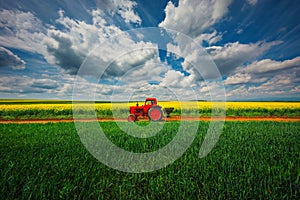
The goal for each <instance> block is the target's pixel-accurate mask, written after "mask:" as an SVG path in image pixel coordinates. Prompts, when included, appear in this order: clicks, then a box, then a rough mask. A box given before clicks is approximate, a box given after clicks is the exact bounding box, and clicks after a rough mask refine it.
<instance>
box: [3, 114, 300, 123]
mask: <svg viewBox="0 0 300 200" xmlns="http://www.w3.org/2000/svg"><path fill="white" fill-rule="evenodd" d="M97 120H98V121H99V122H108V121H121V122H122V121H124V122H126V121H127V119H125V118H119V119H114V118H98V119H97ZM165 120H166V121H181V120H185V121H186V120H187V121H196V120H198V121H210V120H224V118H220V117H214V118H210V117H183V118H180V117H176V116H175V117H170V118H166V119H165ZM78 121H80V122H92V121H95V119H80V120H78ZM139 121H148V119H147V118H145V119H139ZM225 121H274V122H300V117H293V118H287V117H226V118H225ZM58 122H74V120H73V119H25V120H0V123H2V124H8V123H17V124H27V123H58Z"/></svg>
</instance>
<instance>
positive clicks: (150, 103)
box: [146, 100, 154, 105]
mask: <svg viewBox="0 0 300 200" xmlns="http://www.w3.org/2000/svg"><path fill="white" fill-rule="evenodd" d="M146 105H154V101H153V100H152V101H146Z"/></svg>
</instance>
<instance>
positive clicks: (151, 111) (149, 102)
mask: <svg viewBox="0 0 300 200" xmlns="http://www.w3.org/2000/svg"><path fill="white" fill-rule="evenodd" d="M173 109H174V108H164V109H163V108H162V107H161V106H160V105H158V104H157V100H156V98H146V100H145V105H142V106H139V104H138V102H137V104H136V106H130V110H129V112H130V115H128V121H129V122H134V121H136V120H137V117H138V116H147V117H148V118H149V120H151V121H160V120H162V118H163V110H164V111H165V112H166V114H167V117H169V115H170V113H171V112H172V111H173Z"/></svg>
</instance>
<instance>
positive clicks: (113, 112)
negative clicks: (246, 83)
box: [0, 100, 300, 120]
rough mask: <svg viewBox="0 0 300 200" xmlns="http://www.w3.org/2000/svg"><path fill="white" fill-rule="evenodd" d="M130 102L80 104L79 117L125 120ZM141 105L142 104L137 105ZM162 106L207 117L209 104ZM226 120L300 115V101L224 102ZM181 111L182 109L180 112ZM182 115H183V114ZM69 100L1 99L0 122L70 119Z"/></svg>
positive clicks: (194, 103) (192, 115)
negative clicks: (80, 113)
mask: <svg viewBox="0 0 300 200" xmlns="http://www.w3.org/2000/svg"><path fill="white" fill-rule="evenodd" d="M135 104H136V102H131V103H107V102H96V103H95V105H94V104H90V103H86V102H83V103H81V104H79V106H80V107H81V109H82V113H83V114H82V116H81V117H82V118H85V117H87V116H90V114H92V113H94V112H95V114H96V115H97V117H98V118H112V117H115V118H126V117H127V115H128V113H129V106H131V105H135ZM139 104H140V105H142V104H143V102H139ZM159 104H160V105H162V106H163V107H174V111H173V112H172V113H171V116H180V115H182V116H183V117H195V116H197V117H210V116H211V108H212V104H211V102H182V103H181V104H180V103H179V102H175V101H174V102H164V101H162V102H159ZM225 106H226V116H228V117H236V116H241V117H287V118H294V117H299V116H300V102H226V105H225ZM181 108H182V109H181ZM183 113H184V114H183ZM72 117H73V115H72V102H71V101H43V100H23V101H22V100H21V101H20V100H19V101H16V100H1V101H0V120H15V119H18V120H24V119H72Z"/></svg>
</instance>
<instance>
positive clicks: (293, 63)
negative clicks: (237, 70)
mask: <svg viewBox="0 0 300 200" xmlns="http://www.w3.org/2000/svg"><path fill="white" fill-rule="evenodd" d="M292 67H300V56H298V57H296V58H293V59H291V60H285V61H275V60H271V59H264V60H260V61H255V62H253V63H251V64H250V65H248V66H247V67H246V68H245V71H246V72H249V73H267V72H274V71H279V70H284V69H288V68H292Z"/></svg>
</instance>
